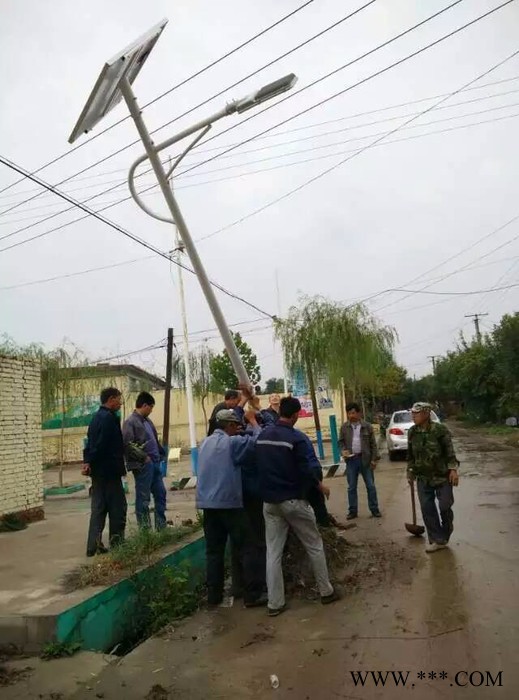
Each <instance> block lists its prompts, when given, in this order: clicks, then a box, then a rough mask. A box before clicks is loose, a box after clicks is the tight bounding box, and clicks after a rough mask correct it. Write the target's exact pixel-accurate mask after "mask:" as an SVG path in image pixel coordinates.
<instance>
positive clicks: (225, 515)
mask: <svg viewBox="0 0 519 700" xmlns="http://www.w3.org/2000/svg"><path fill="white" fill-rule="evenodd" d="M204 535H205V556H206V572H207V601H208V603H209V604H210V605H218V604H219V603H221V601H222V598H223V587H224V582H225V546H226V544H227V540H230V542H231V547H232V548H233V551H234V552H235V553H236V555H237V556H239V557H241V556H242V554H243V541H244V514H243V510H242V509H241V508H204Z"/></svg>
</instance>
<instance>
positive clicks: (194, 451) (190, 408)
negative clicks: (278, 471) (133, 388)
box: [176, 229, 198, 476]
mask: <svg viewBox="0 0 519 700" xmlns="http://www.w3.org/2000/svg"><path fill="white" fill-rule="evenodd" d="M176 246H177V247H176V252H177V262H179V263H180V262H181V256H182V253H183V252H184V247H183V245H182V242H181V240H180V236H179V234H178V229H177V238H176ZM177 274H178V293H179V296H180V313H181V315H182V333H183V336H184V346H183V349H184V352H183V355H184V372H185V375H186V398H187V417H188V422H189V443H190V448H191V450H190V455H191V472H192V473H193V476H196V474H197V470H198V445H197V442H196V424H195V404H194V401H193V383H192V381H191V367H190V364H189V335H188V331H187V314H186V299H185V296H184V279H183V276H182V267H181V266H180V265H177Z"/></svg>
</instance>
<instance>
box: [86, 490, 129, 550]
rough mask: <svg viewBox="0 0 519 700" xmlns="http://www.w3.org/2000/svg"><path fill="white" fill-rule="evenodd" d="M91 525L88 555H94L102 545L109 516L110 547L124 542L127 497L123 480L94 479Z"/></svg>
mask: <svg viewBox="0 0 519 700" xmlns="http://www.w3.org/2000/svg"><path fill="white" fill-rule="evenodd" d="M90 508H91V512H90V525H89V528H88V540H87V553H88V554H92V553H94V552H95V551H96V550H97V548H98V546H99V545H100V544H101V541H102V537H103V530H104V527H105V523H106V516H107V515H108V524H109V541H110V546H111V547H113V546H114V545H116V544H118V543H119V542H122V541H123V540H124V530H125V528H126V510H127V503H126V495H125V493H124V488H123V483H122V481H121V478H120V477H118V478H116V479H105V478H103V477H92V490H91V504H90Z"/></svg>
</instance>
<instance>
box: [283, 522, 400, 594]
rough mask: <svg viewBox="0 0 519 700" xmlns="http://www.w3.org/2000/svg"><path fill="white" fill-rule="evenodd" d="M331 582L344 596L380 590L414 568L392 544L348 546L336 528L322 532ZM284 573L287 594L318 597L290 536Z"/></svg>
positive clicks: (298, 547) (295, 541)
mask: <svg viewBox="0 0 519 700" xmlns="http://www.w3.org/2000/svg"><path fill="white" fill-rule="evenodd" d="M320 530H321V535H322V538H323V544H324V551H325V554H326V561H327V563H328V572H329V575H330V580H331V581H332V583H334V584H340V586H341V587H342V589H343V591H344V592H345V593H353V592H355V591H357V590H358V589H359V588H360V586H361V585H362V588H363V589H365V588H367V587H369V586H377V585H379V584H380V582H381V581H384V580H386V579H388V578H391V577H393V576H394V575H395V574H398V572H400V571H401V570H403V571H404V572H409V570H410V568H412V566H413V565H414V562H412V561H411V559H410V558H409V555H406V553H405V551H404V550H403V549H402V548H400V547H398V546H397V545H396V544H395V543H392V542H388V541H386V542H381V541H369V542H364V543H355V544H353V543H351V542H348V541H347V540H346V539H345V537H344V535H343V534H341V533H338V532H337V530H336V529H335V528H320ZM283 573H284V578H285V588H286V591H287V593H289V594H291V595H294V596H298V597H303V598H309V599H315V598H317V597H318V596H319V591H318V589H317V586H316V584H315V579H314V576H313V573H312V568H311V566H310V561H309V559H308V556H307V554H306V552H305V550H304V548H303V546H302V545H301V543H300V541H299V540H298V539H297V537H296V536H295V535H294V534H293V533H292V532H289V535H288V539H287V544H286V547H285V551H284V554H283Z"/></svg>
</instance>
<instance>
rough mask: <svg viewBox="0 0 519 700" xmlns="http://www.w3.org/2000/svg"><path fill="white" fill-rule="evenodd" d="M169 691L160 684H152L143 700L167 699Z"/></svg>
mask: <svg viewBox="0 0 519 700" xmlns="http://www.w3.org/2000/svg"><path fill="white" fill-rule="evenodd" d="M170 697H171V696H170V694H169V691H168V690H166V688H164V686H162V685H159V684H157V685H154V686H153V687H152V688H151V690H150V692H149V693H148V694H147V695H146V697H145V700H169V698H170Z"/></svg>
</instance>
